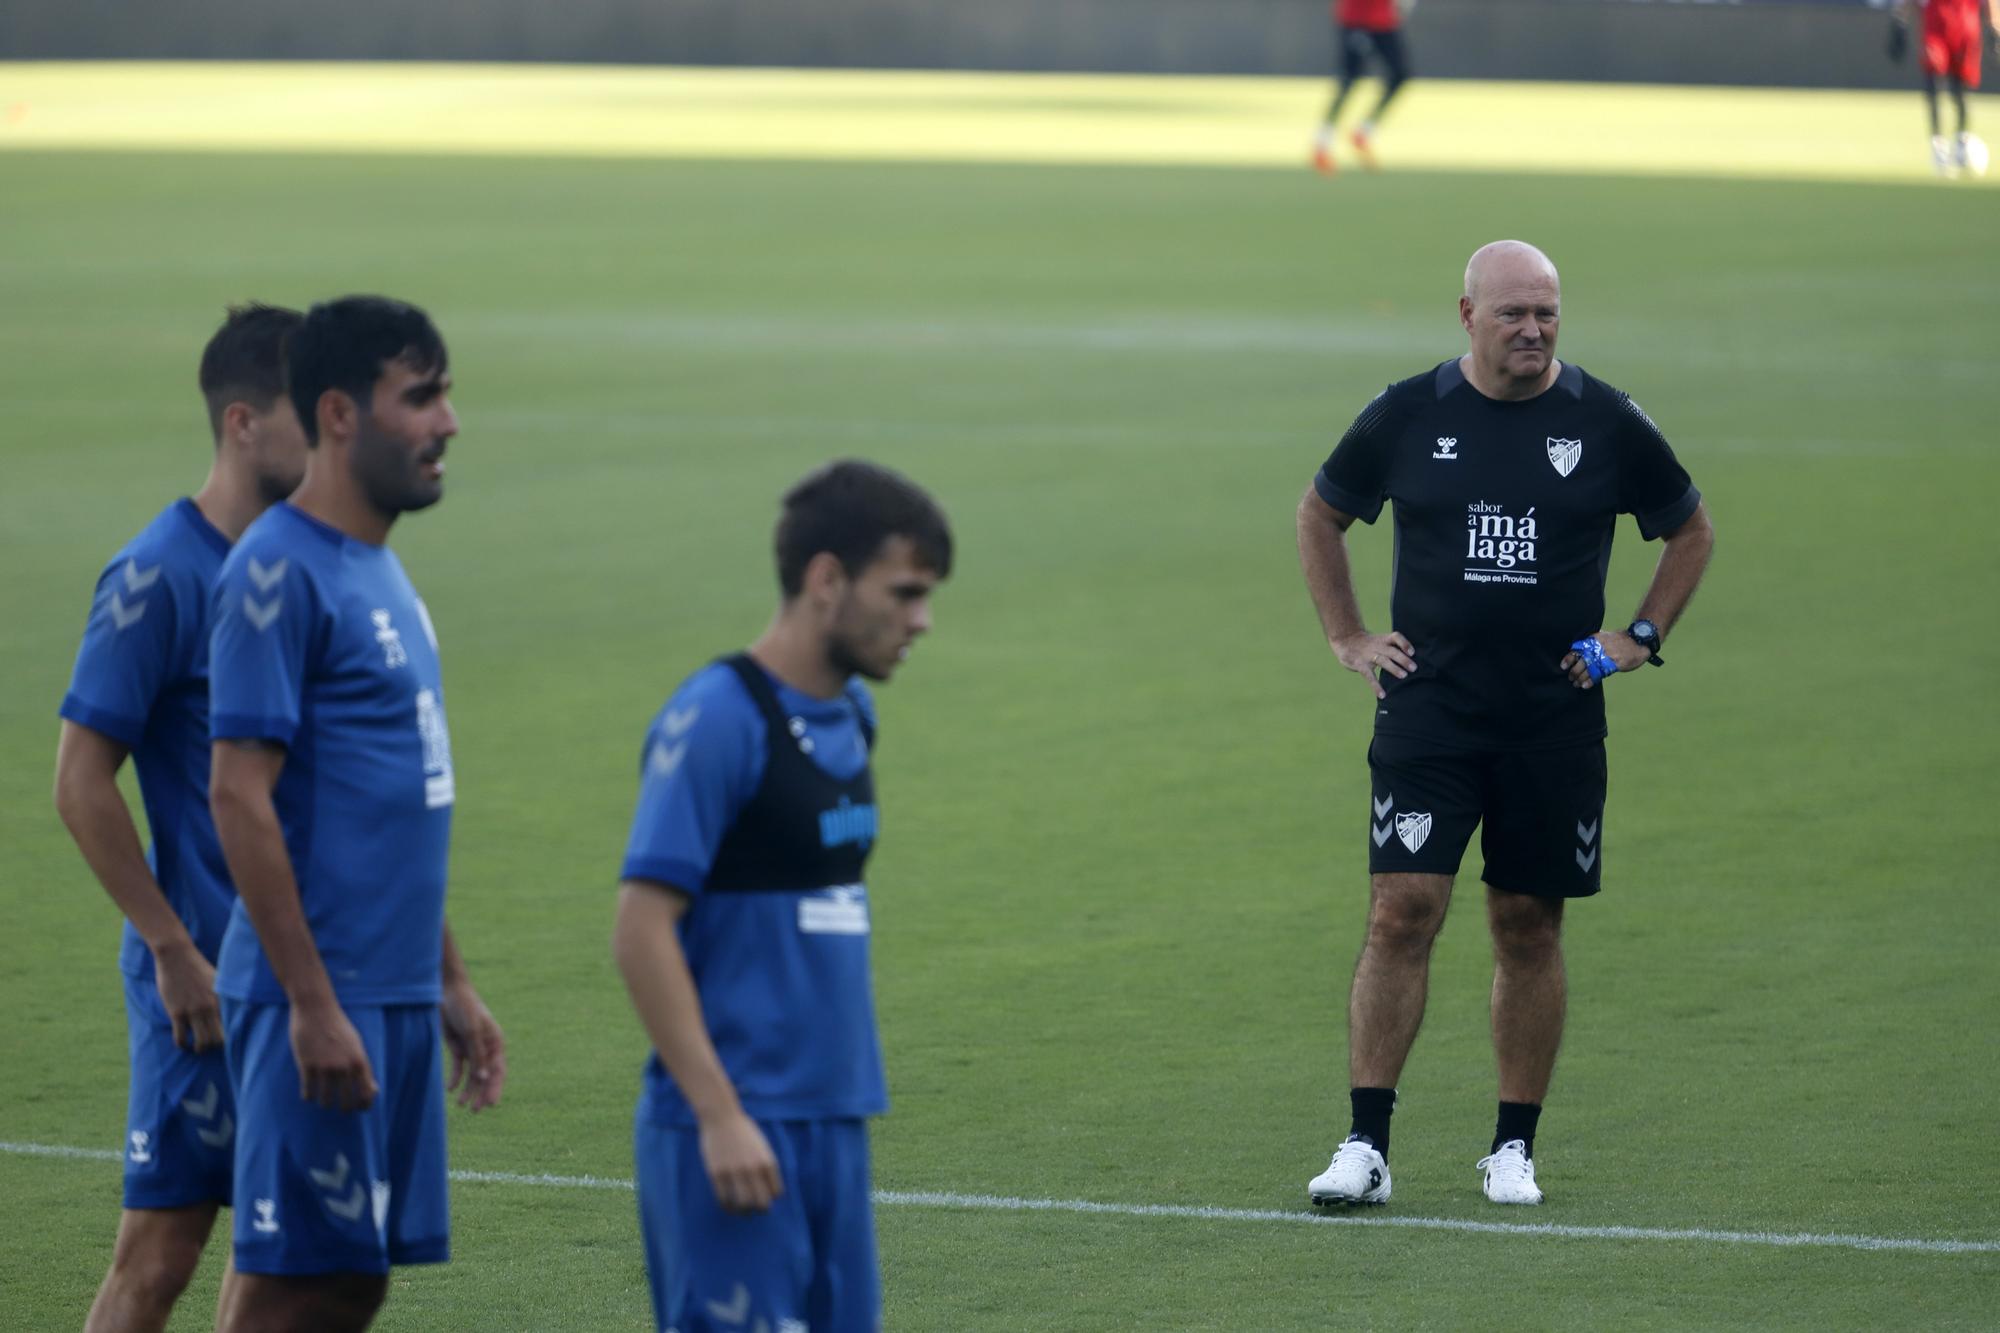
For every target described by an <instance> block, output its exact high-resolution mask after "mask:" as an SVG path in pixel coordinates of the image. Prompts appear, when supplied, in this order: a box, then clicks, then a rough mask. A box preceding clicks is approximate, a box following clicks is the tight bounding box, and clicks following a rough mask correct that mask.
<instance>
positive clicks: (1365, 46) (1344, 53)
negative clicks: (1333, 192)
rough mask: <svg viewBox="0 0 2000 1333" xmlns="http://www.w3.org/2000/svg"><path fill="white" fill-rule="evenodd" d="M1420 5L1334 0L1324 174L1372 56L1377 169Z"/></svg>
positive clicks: (1367, 152) (1367, 136) (1356, 138)
mask: <svg viewBox="0 0 2000 1333" xmlns="http://www.w3.org/2000/svg"><path fill="white" fill-rule="evenodd" d="M1995 2H1996V3H2000V0H1995ZM1415 6H1416V0H1333V22H1334V29H1335V30H1334V42H1335V45H1336V46H1337V47H1338V48H1339V51H1338V56H1337V61H1338V70H1337V73H1336V74H1335V79H1336V82H1335V84H1334V89H1333V101H1332V102H1330V103H1328V104H1327V108H1326V119H1325V120H1323V121H1322V122H1320V127H1319V133H1318V135H1316V136H1315V137H1314V139H1313V168H1314V170H1316V171H1318V172H1320V173H1321V174H1322V175H1327V176H1331V175H1332V174H1333V173H1334V172H1335V171H1336V170H1338V165H1337V164H1336V162H1335V161H1334V156H1333V144H1334V139H1335V137H1336V136H1337V135H1338V134H1339V128H1338V125H1337V122H1338V121H1339V119H1340V112H1341V108H1343V107H1344V106H1346V105H1347V95H1348V94H1349V93H1351V92H1352V91H1354V83H1355V80H1357V79H1359V78H1360V77H1361V76H1362V75H1363V74H1364V73H1366V72H1367V69H1368V64H1369V60H1370V57H1371V56H1372V57H1373V59H1374V60H1375V61H1376V63H1378V64H1379V65H1380V66H1381V69H1382V96H1381V97H1380V98H1379V99H1378V100H1377V101H1376V103H1375V109H1374V110H1372V111H1370V112H1369V113H1368V116H1367V118H1366V119H1364V120H1363V121H1362V122H1361V123H1360V124H1359V125H1356V126H1355V127H1354V129H1353V131H1352V132H1351V133H1350V134H1349V135H1348V136H1347V138H1348V142H1349V143H1352V144H1353V145H1354V151H1355V152H1356V153H1357V154H1359V155H1360V157H1361V165H1362V166H1364V167H1367V168H1368V169H1369V170H1370V171H1373V170H1374V169H1375V126H1376V125H1377V124H1378V123H1380V121H1381V119H1382V113H1383V112H1385V111H1387V110H1388V109H1389V100H1390V99H1391V98H1393V97H1394V96H1395V95H1396V94H1397V92H1398V91H1400V90H1401V88H1402V86H1403V84H1404V82H1405V81H1406V80H1407V79H1408V78H1409V77H1410V56H1409V52H1408V50H1407V49H1406V48H1405V47H1404V45H1403V16H1404V11H1405V10H1407V9H1412V8H1415ZM1974 59H1975V60H1976V59H1977V55H1976V54H1975V56H1974Z"/></svg>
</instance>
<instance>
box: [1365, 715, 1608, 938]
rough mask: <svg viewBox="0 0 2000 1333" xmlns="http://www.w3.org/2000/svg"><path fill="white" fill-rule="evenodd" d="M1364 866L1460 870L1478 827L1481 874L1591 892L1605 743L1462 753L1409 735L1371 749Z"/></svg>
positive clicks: (1529, 888)
mask: <svg viewBox="0 0 2000 1333" xmlns="http://www.w3.org/2000/svg"><path fill="white" fill-rule="evenodd" d="M1368 771H1369V776H1370V779H1371V781H1370V786H1371V787H1372V788H1373V790H1372V791H1371V793H1370V795H1371V798H1372V799H1371V806H1370V816H1371V817H1370V819H1369V821H1368V870H1369V872H1370V873H1371V874H1376V875H1397V874H1417V875H1456V874H1457V873H1458V863H1459V860H1460V858H1462V857H1463V856H1464V855H1465V846H1466V844H1467V843H1468V842H1470V841H1471V840H1472V830H1473V827H1474V826H1475V825H1477V826H1479V828H1480V835H1479V850H1480V853H1481V854H1482V855H1484V856H1485V858H1486V868H1485V869H1484V870H1483V871H1482V872H1481V873H1480V876H1479V877H1480V878H1481V879H1482V880H1484V881H1485V882H1486V883H1488V884H1490V885H1492V886H1493V887H1494V888H1496V889H1503V890H1505V891H1507V892H1509V893H1526V894H1532V895H1534V896H1535V897H1537V898H1587V897H1589V896H1590V895H1591V894H1593V893H1596V892H1597V890H1598V887H1599V884H1600V881H1601V878H1602V876H1603V873H1604V855H1603V852H1604V791H1605V782H1606V773H1605V765H1604V742H1603V741H1602V740H1594V741H1586V742H1584V743H1582V744H1580V745H1575V746H1568V747H1565V748H1562V749H1554V750H1465V749H1455V748H1452V747H1450V746H1445V745H1440V744H1437V743H1435V742H1432V741H1421V740H1414V739H1412V738H1410V737H1407V736H1377V737H1376V738H1375V741H1374V743H1373V744H1372V745H1370V746H1369V747H1368Z"/></svg>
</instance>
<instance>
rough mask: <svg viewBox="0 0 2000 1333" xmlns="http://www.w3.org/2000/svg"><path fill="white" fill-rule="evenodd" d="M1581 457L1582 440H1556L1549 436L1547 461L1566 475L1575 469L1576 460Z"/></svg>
mask: <svg viewBox="0 0 2000 1333" xmlns="http://www.w3.org/2000/svg"><path fill="white" fill-rule="evenodd" d="M1582 457H1583V441H1582V440H1558V439H1557V438H1556V437H1555V436H1553V435H1551V436H1549V463H1550V465H1551V466H1553V467H1554V468H1555V470H1556V471H1557V472H1560V473H1561V474H1562V475H1563V476H1565V477H1567V476H1568V475H1569V474H1570V473H1572V472H1574V471H1576V464H1577V460H1578V459H1580V458H1582Z"/></svg>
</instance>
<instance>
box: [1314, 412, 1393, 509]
mask: <svg viewBox="0 0 2000 1333" xmlns="http://www.w3.org/2000/svg"><path fill="white" fill-rule="evenodd" d="M1394 415H1395V414H1394V413H1393V412H1392V411H1391V409H1390V403H1389V393H1388V391H1387V390H1384V391H1383V392H1381V393H1379V394H1377V395H1376V396H1375V399H1374V401H1372V402H1370V403H1369V404H1368V406H1366V407H1364V408H1362V409H1361V415H1360V416H1357V417H1356V418H1354V424H1352V425H1350V426H1349V427H1348V428H1347V434H1345V435H1343V436H1341V438H1340V443H1339V444H1337V445H1335V446H1334V450H1333V453H1332V454H1330V455H1328V457H1327V460H1326V462H1325V463H1324V464H1323V465H1322V466H1321V467H1320V470H1319V472H1318V474H1317V475H1315V476H1314V477H1313V489H1314V490H1315V491H1317V492H1318V493H1319V498H1320V499H1322V500H1324V501H1326V502H1327V503H1328V504H1329V505H1331V506H1333V507H1334V508H1335V509H1338V510H1339V511H1340V512H1341V513H1343V514H1352V515H1353V516H1354V517H1356V518H1358V519H1360V520H1361V521H1362V522H1363V523H1373V522H1374V521H1375V519H1376V517H1377V516H1378V515H1379V514H1381V512H1382V501H1383V500H1384V499H1386V498H1387V495H1388V491H1387V487H1388V483H1389V446H1390V444H1391V442H1392V441H1391V436H1392V434H1393V431H1394V421H1393V417H1394Z"/></svg>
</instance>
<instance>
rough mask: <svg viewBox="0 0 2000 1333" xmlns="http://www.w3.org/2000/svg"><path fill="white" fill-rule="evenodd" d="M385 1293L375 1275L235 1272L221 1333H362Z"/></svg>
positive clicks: (385, 1282)
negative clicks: (282, 1275) (281, 1275)
mask: <svg viewBox="0 0 2000 1333" xmlns="http://www.w3.org/2000/svg"><path fill="white" fill-rule="evenodd" d="M388 1294H389V1278H388V1276H387V1275H386V1274H375V1273H327V1274H324V1275H315V1276H312V1277H279V1276H276V1275H273V1274H270V1273H238V1274H237V1275H236V1282H235V1290H234V1291H233V1292H232V1293H231V1299H230V1302H229V1308H228V1309H227V1310H226V1311H225V1312H224V1316H225V1322H224V1323H223V1324H222V1325H221V1326H220V1327H221V1329H222V1333H362V1331H363V1330H364V1329H366V1328H367V1327H368V1325H369V1324H371V1323H372V1322H374V1319H375V1313H376V1311H378V1310H380V1309H381V1308H382V1302H383V1300H384V1299H385V1298H386V1297H387V1296H388Z"/></svg>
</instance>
